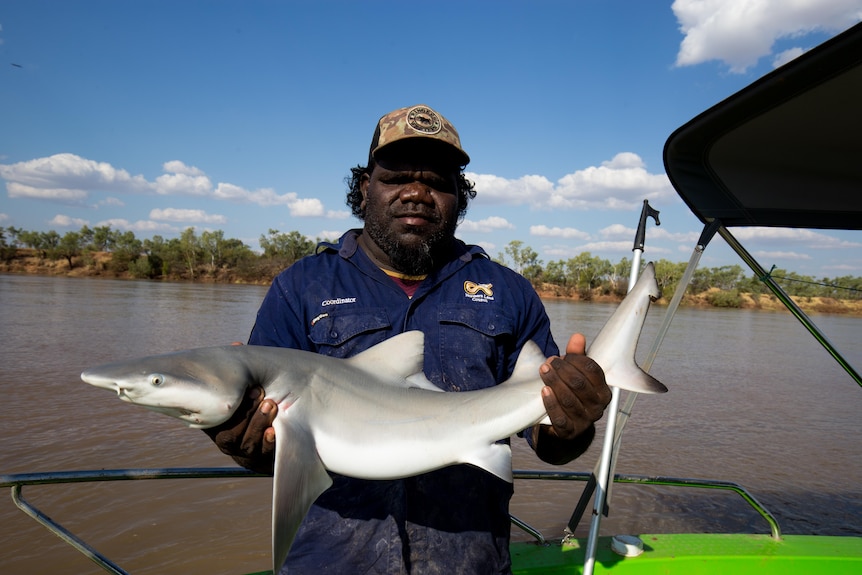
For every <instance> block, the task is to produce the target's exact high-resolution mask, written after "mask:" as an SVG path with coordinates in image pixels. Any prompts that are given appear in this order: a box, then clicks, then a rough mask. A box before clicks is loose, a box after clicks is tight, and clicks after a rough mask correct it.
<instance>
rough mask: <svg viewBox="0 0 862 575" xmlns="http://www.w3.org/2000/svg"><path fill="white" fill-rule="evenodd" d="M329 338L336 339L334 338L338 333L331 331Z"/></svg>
mask: <svg viewBox="0 0 862 575" xmlns="http://www.w3.org/2000/svg"><path fill="white" fill-rule="evenodd" d="M329 337H332V338H336V337H338V332H337V331H331V332H329Z"/></svg>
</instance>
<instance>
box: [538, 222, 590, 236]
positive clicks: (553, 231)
mask: <svg viewBox="0 0 862 575" xmlns="http://www.w3.org/2000/svg"><path fill="white" fill-rule="evenodd" d="M530 235H533V236H539V237H545V238H565V239H570V238H576V239H579V240H586V239H589V237H590V234H588V233H587V232H582V231H581V230H578V229H576V228H557V227H553V228H549V227H548V226H545V225H539V226H530Z"/></svg>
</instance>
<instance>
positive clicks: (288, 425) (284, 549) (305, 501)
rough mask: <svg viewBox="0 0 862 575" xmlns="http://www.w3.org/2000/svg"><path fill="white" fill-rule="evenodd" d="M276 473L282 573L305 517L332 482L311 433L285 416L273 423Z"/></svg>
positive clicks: (277, 562)
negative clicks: (275, 438)
mask: <svg viewBox="0 0 862 575" xmlns="http://www.w3.org/2000/svg"><path fill="white" fill-rule="evenodd" d="M273 425H274V427H275V436H276V437H277V438H278V439H277V440H276V444H275V474H274V476H273V480H272V560H273V573H278V572H279V570H280V569H281V566H282V565H283V564H284V560H285V559H286V558H287V553H288V551H290V546H291V544H292V543H293V539H294V537H295V536H296V532H297V531H298V530H299V525H300V523H302V520H303V518H304V517H305V514H306V513H308V509H309V507H311V504H312V503H314V501H315V499H317V498H318V497H319V496H320V494H321V493H323V492H324V491H326V490H327V489H328V488H329V486H330V485H332V479H330V477H329V474H328V473H327V472H326V469H325V468H324V466H323V462H322V461H321V460H320V457H318V455H317V450H316V448H315V446H314V438H313V437H312V436H311V433H310V432H309V431H308V430H306V429H304V428H303V427H301V426H300V425H294V424H293V423H292V422H291V420H290V419H289V418H287V417H285V414H282V415H281V417H276V418H275V421H274V422H273Z"/></svg>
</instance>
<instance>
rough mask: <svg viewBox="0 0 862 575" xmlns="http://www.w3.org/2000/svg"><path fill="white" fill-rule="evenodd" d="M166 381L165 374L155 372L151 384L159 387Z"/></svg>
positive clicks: (151, 377)
mask: <svg viewBox="0 0 862 575" xmlns="http://www.w3.org/2000/svg"><path fill="white" fill-rule="evenodd" d="M164 382H165V376H164V375H162V374H160V373H154V374H152V375H151V376H150V385H152V386H153V387H159V386H161V385H162V384H163V383H164Z"/></svg>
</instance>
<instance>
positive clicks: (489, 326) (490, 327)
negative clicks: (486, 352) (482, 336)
mask: <svg viewBox="0 0 862 575" xmlns="http://www.w3.org/2000/svg"><path fill="white" fill-rule="evenodd" d="M495 327H496V326H495V325H494V324H493V323H489V324H488V329H489V330H491V331H494V328H495Z"/></svg>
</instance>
